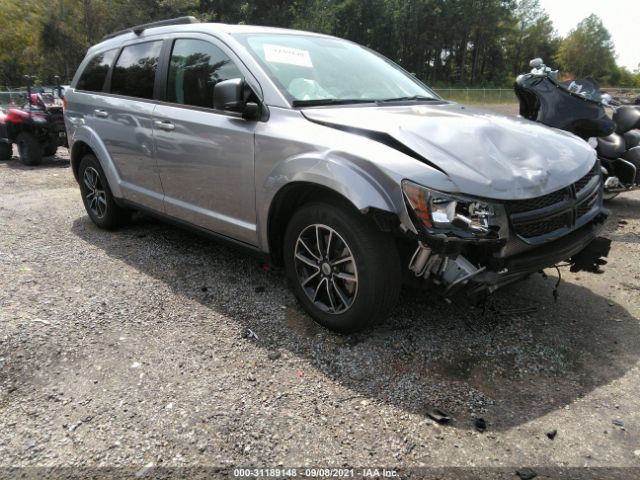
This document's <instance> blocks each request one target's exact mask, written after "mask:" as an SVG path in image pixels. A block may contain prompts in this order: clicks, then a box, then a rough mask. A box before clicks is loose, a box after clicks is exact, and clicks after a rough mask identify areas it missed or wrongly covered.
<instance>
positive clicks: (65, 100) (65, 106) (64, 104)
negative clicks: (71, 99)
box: [62, 97, 67, 110]
mask: <svg viewBox="0 0 640 480" xmlns="http://www.w3.org/2000/svg"><path fill="white" fill-rule="evenodd" d="M66 109H67V97H64V98H63V99H62V110H66Z"/></svg>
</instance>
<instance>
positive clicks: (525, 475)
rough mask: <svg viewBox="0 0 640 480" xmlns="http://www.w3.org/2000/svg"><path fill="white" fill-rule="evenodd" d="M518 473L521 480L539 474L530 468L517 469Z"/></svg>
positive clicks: (529, 478)
mask: <svg viewBox="0 0 640 480" xmlns="http://www.w3.org/2000/svg"><path fill="white" fill-rule="evenodd" d="M516 475H517V476H518V477H520V479H521V480H531V479H532V478H536V477H537V476H538V474H537V473H536V472H535V471H533V470H531V469H530V468H521V469H520V470H516Z"/></svg>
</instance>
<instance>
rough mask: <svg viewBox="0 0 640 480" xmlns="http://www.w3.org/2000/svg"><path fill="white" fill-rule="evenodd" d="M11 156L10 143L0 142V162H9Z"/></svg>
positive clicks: (11, 148) (11, 147)
mask: <svg viewBox="0 0 640 480" xmlns="http://www.w3.org/2000/svg"><path fill="white" fill-rule="evenodd" d="M12 156H13V146H12V145H11V144H10V143H5V142H0V160H1V161H6V160H11V157H12Z"/></svg>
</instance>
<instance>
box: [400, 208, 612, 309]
mask: <svg viewBox="0 0 640 480" xmlns="http://www.w3.org/2000/svg"><path fill="white" fill-rule="evenodd" d="M607 216H608V213H607V212H606V211H602V212H600V213H599V214H598V215H597V216H596V217H595V218H594V219H593V220H592V221H591V222H589V223H588V224H586V225H584V226H582V227H580V228H579V229H577V230H575V231H573V232H571V233H570V234H568V235H566V236H564V237H562V238H559V239H557V240H555V241H552V242H549V243H547V244H544V245H540V246H537V247H535V248H532V249H529V250H526V251H524V252H521V253H518V254H515V255H512V256H508V257H499V256H498V255H497V252H498V250H497V249H496V250H495V252H494V254H491V253H490V249H488V248H487V247H486V246H484V245H481V244H477V245H474V244H472V243H467V244H465V245H464V246H463V247H461V248H460V249H459V251H457V252H452V251H451V250H452V249H451V248H450V247H449V248H447V249H442V248H439V247H438V246H437V245H436V246H433V245H432V246H430V245H429V244H428V242H426V241H419V242H418V246H417V248H416V249H415V251H414V253H413V256H412V257H411V260H410V262H409V269H410V270H411V271H412V272H413V274H414V275H415V276H416V277H419V278H423V279H425V280H431V281H432V282H433V283H435V284H437V285H440V286H441V287H442V289H443V294H444V295H445V296H446V297H452V296H454V295H456V294H457V293H465V294H466V295H468V296H471V297H473V296H475V295H478V294H481V293H491V292H493V291H495V290H497V289H498V288H500V287H502V286H504V285H507V284H509V283H512V282H514V281H517V280H519V279H522V278H523V277H525V276H527V275H529V274H531V273H534V272H538V271H541V270H543V269H544V268H549V267H552V266H554V265H557V264H558V263H560V262H567V263H568V264H569V265H571V271H574V272H575V271H589V272H594V273H599V272H600V271H601V270H600V266H601V265H604V264H605V263H606V261H605V260H604V258H605V257H606V256H607V255H608V253H609V248H610V244H611V241H610V240H609V239H607V238H604V237H601V236H599V233H600V232H601V231H602V229H603V227H604V221H605V220H606V218H607ZM454 250H455V249H454Z"/></svg>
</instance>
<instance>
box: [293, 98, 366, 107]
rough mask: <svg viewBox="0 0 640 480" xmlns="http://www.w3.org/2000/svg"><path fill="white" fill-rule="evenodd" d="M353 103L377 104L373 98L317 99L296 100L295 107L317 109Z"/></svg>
mask: <svg viewBox="0 0 640 480" xmlns="http://www.w3.org/2000/svg"><path fill="white" fill-rule="evenodd" d="M351 103H376V100H374V99H371V98H316V99H313V100H294V101H293V102H292V104H293V106H294V107H316V106H320V105H349V104H351Z"/></svg>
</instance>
